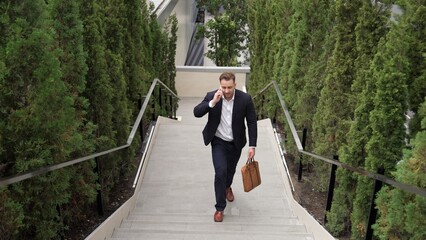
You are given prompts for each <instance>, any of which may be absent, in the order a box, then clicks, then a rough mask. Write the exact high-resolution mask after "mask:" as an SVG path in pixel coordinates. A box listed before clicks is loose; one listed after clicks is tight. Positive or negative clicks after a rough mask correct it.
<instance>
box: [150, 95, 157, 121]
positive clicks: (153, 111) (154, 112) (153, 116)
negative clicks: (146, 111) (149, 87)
mask: <svg viewBox="0 0 426 240" xmlns="http://www.w3.org/2000/svg"><path fill="white" fill-rule="evenodd" d="M154 98H155V97H154ZM154 98H153V99H152V102H151V107H152V117H151V120H152V121H155V114H156V109H155V100H154Z"/></svg>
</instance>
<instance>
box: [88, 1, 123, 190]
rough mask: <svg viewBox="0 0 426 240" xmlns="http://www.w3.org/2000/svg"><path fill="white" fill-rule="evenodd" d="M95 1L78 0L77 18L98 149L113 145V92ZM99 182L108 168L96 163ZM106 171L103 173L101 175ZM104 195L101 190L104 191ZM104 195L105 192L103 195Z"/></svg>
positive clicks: (107, 158)
mask: <svg viewBox="0 0 426 240" xmlns="http://www.w3.org/2000/svg"><path fill="white" fill-rule="evenodd" d="M101 4H102V3H100V2H99V1H82V2H81V5H80V12H81V18H82V21H83V25H84V34H83V35H84V39H83V41H84V43H83V46H84V49H85V51H86V52H87V62H86V63H87V66H88V71H87V75H86V82H87V83H86V88H85V90H84V93H83V96H85V97H86V98H87V99H88V100H89V103H90V107H89V110H88V120H89V121H91V122H93V124H95V126H96V128H95V133H94V135H95V147H96V149H95V151H96V152H100V151H103V150H106V149H110V148H112V147H114V146H115V141H114V139H115V130H114V128H113V117H112V116H113V105H112V101H113V95H114V94H113V92H114V86H113V85H112V83H111V81H110V78H109V75H108V72H107V69H108V64H107V61H106V42H105V39H104V35H105V23H104V18H105V16H104V13H103V9H104V6H103V5H101ZM110 160H111V161H113V157H112V156H105V157H102V158H99V161H98V162H99V163H102V162H109V161H110ZM100 171H101V175H100V176H98V177H99V184H100V186H99V187H100V188H101V189H102V190H104V189H105V184H106V182H107V181H106V180H105V178H106V177H107V176H108V175H107V174H108V171H106V170H105V169H103V168H102V166H100ZM105 175H106V176H105ZM104 196H105V194H104ZM105 197H106V196H105Z"/></svg>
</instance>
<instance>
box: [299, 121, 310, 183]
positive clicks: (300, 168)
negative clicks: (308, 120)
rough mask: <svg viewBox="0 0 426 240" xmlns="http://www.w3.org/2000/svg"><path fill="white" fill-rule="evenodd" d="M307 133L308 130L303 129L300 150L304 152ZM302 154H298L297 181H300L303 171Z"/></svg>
mask: <svg viewBox="0 0 426 240" xmlns="http://www.w3.org/2000/svg"><path fill="white" fill-rule="evenodd" d="M307 132H308V129H306V128H303V135H302V148H303V150H305V144H306V134H307ZM302 158H303V157H302V153H300V154H299V168H298V171H297V181H299V182H300V181H302V171H303V163H302Z"/></svg>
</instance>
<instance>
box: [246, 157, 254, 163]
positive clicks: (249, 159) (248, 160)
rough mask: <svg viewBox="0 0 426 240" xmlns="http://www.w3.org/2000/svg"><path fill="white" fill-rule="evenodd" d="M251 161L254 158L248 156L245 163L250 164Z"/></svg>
mask: <svg viewBox="0 0 426 240" xmlns="http://www.w3.org/2000/svg"><path fill="white" fill-rule="evenodd" d="M252 162H254V158H248V159H247V162H246V164H250V163H252Z"/></svg>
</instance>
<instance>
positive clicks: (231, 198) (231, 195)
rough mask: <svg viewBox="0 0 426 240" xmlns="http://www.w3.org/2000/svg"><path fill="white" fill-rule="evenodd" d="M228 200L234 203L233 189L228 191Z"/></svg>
mask: <svg viewBox="0 0 426 240" xmlns="http://www.w3.org/2000/svg"><path fill="white" fill-rule="evenodd" d="M226 200H228V201H230V202H232V201H234V193H233V192H232V188H231V187H229V188H227V189H226Z"/></svg>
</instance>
